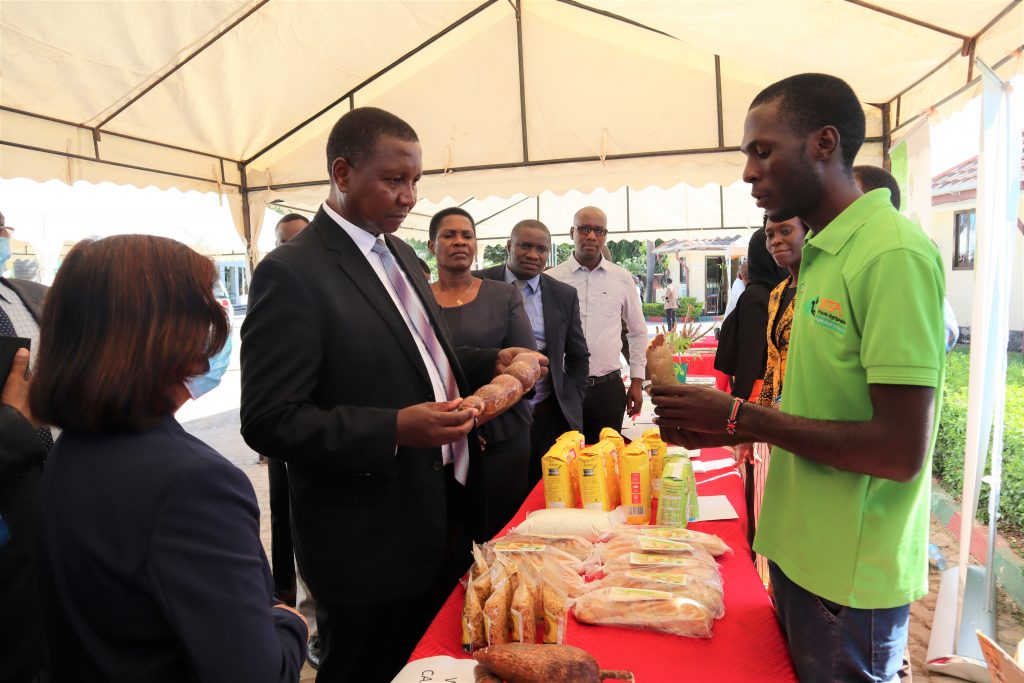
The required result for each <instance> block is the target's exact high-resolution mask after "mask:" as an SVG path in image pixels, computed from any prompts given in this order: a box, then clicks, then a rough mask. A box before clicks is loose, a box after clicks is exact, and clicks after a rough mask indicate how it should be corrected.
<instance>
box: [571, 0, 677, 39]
mask: <svg viewBox="0 0 1024 683" xmlns="http://www.w3.org/2000/svg"><path fill="white" fill-rule="evenodd" d="M558 2H560V3H562V4H563V5H569V6H570V7H575V8H577V9H581V10H584V11H586V12H593V13H594V14H599V15H601V16H602V17H607V18H609V19H614V20H615V21H621V22H622V23H624V24H629V25H630V26H636V27H637V28H642V29H644V30H645V31H650V32H651V33H657V34H658V35H659V36H665V37H666V38H671V39H672V40H678V38H676V37H675V36H674V35H672V34H670V33H665V32H664V31H661V30H659V29H656V28H652V27H650V26H648V25H647V24H641V23H640V22H639V21H634V20H632V19H629V18H627V17H624V16H621V15H619V14H615V13H614V12H609V11H607V10H603V9H597V8H596V7H591V6H590V5H584V4H583V3H582V2H577V1H576V0H558Z"/></svg>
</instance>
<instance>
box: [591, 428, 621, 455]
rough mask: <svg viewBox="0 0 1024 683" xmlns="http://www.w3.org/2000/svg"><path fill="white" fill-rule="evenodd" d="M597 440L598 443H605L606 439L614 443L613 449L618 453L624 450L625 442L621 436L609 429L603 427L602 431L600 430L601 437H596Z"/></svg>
mask: <svg viewBox="0 0 1024 683" xmlns="http://www.w3.org/2000/svg"><path fill="white" fill-rule="evenodd" d="M598 439H599V440H600V441H605V440H606V439H607V440H608V441H613V442H615V448H616V450H617V451H618V452H619V453H622V451H624V450H626V440H625V439H623V438H622V434H619V433H618V432H617V431H615V430H614V429H612V428H611V427H605V428H604V429H602V430H601V435H600V436H599V437H598Z"/></svg>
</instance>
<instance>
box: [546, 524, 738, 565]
mask: <svg viewBox="0 0 1024 683" xmlns="http://www.w3.org/2000/svg"><path fill="white" fill-rule="evenodd" d="M527 519H529V518H527ZM622 534H628V535H630V536H648V537H651V538H664V539H668V540H672V541H681V542H683V543H689V544H690V545H692V546H697V547H700V548H703V549H704V550H706V551H708V552H709V553H711V554H712V555H713V556H714V557H721V556H722V555H725V554H726V553H731V552H732V548H730V547H729V546H728V544H726V542H725V541H723V540H722V539H720V538H719V537H718V536H715V535H714V534H706V533H703V532H701V531H694V530H693V529H680V528H679V527H669V526H634V525H627V524H623V525H620V526H617V527H614V528H612V529H609V530H608V531H607V532H605V533H603V534H602V535H601V537H600V538H598V539H595V540H599V541H610V540H611V539H612V538H613V537H615V536H618V535H622Z"/></svg>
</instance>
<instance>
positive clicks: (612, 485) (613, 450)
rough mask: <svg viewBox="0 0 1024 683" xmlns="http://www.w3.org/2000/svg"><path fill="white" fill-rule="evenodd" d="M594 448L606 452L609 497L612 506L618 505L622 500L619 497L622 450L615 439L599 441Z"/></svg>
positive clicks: (605, 461)
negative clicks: (620, 454)
mask: <svg viewBox="0 0 1024 683" xmlns="http://www.w3.org/2000/svg"><path fill="white" fill-rule="evenodd" d="M594 448H596V449H598V450H599V451H601V453H602V454H604V472H605V475H606V477H607V479H606V482H607V486H608V497H609V498H610V499H611V501H612V507H613V508H615V507H618V506H619V503H620V502H621V500H620V498H619V453H621V452H622V450H621V449H620V448H619V444H618V443H617V442H616V441H615V440H614V439H603V440H601V441H598V442H597V445H595V446H594Z"/></svg>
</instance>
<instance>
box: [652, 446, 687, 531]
mask: <svg viewBox="0 0 1024 683" xmlns="http://www.w3.org/2000/svg"><path fill="white" fill-rule="evenodd" d="M684 459H685V460H686V461H687V462H689V458H678V457H677V458H673V459H671V460H669V461H668V462H666V463H665V467H664V469H663V470H662V473H661V497H660V498H659V499H658V518H657V523H658V524H659V525H662V526H672V527H681V528H685V527H686V524H687V522H688V518H689V515H688V510H689V498H690V484H689V482H688V481H687V479H686V470H685V465H684V462H683V460H684ZM690 471H691V472H692V471H693V467H692V466H691V467H690Z"/></svg>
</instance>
